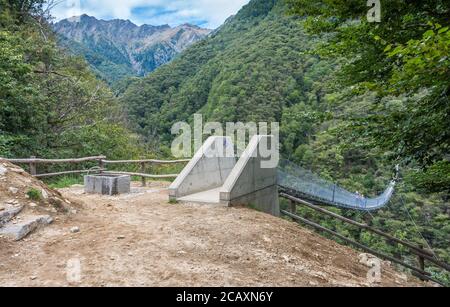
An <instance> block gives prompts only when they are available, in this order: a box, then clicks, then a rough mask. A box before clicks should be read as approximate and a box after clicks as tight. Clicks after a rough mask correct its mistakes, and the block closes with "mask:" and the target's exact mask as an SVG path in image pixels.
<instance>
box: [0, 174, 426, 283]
mask: <svg viewBox="0 0 450 307" xmlns="http://www.w3.org/2000/svg"><path fill="white" fill-rule="evenodd" d="M166 188H167V183H151V184H150V185H149V187H146V188H140V187H139V185H138V184H137V183H135V184H134V188H133V192H132V193H131V194H129V195H122V196H115V197H105V196H97V195H86V194H83V189H82V187H79V186H75V187H72V188H69V189H63V190H60V192H61V193H62V195H63V196H64V197H65V198H67V199H69V200H74V202H78V203H80V205H79V206H78V208H77V212H76V214H73V213H72V214H71V215H68V216H59V217H57V218H56V220H55V222H54V223H53V224H52V225H50V226H48V227H45V228H43V229H40V230H39V231H37V232H35V233H33V234H31V235H30V236H29V237H27V238H25V239H24V240H22V241H20V242H10V241H7V240H6V239H0V286H371V285H372V286H407V285H412V286H418V285H421V284H420V283H418V282H417V281H416V280H415V279H412V278H411V280H409V281H408V279H409V278H408V277H406V275H404V274H400V273H397V272H396V271H394V270H393V269H392V268H391V267H389V266H388V265H386V264H385V265H383V269H382V272H381V273H382V278H381V283H377V284H370V283H369V282H368V280H367V277H366V276H367V273H368V270H369V268H368V267H367V266H365V265H363V264H360V263H359V262H358V253H357V252H356V251H354V250H352V249H349V248H346V247H343V246H341V245H338V244H336V243H334V242H332V241H329V240H327V239H324V238H322V237H320V236H319V235H316V234H314V233H312V232H310V231H308V230H305V229H303V228H301V227H299V226H298V225H297V224H295V223H293V222H290V221H286V220H282V219H279V218H276V217H272V216H269V215H266V214H263V213H259V212H257V211H254V210H251V209H246V208H223V207H210V206H199V205H191V204H169V203H168V201H167V200H168V196H167V195H168V192H167V189H166ZM72 227H78V228H79V230H80V231H79V232H78V233H72V232H71V228H72ZM74 261H75V262H74ZM73 263H79V264H80V265H81V266H80V270H79V272H81V274H80V277H81V280H80V281H79V282H78V281H76V280H75V281H74V280H73V275H70V274H73V270H72V268H73V265H74V264H73ZM68 268H69V278H68V276H67V272H68ZM70 272H72V273H70ZM75 272H78V271H75ZM71 276H72V277H71ZM75 276H76V275H75Z"/></svg>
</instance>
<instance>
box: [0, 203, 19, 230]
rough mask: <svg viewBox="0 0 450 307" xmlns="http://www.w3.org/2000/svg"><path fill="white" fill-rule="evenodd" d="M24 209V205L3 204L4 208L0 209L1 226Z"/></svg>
mask: <svg viewBox="0 0 450 307" xmlns="http://www.w3.org/2000/svg"><path fill="white" fill-rule="evenodd" d="M22 209H23V206H3V210H0V227H2V226H3V225H5V224H6V223H8V222H9V221H10V220H11V219H12V218H13V217H15V216H16V215H17V214H19V213H20V211H22Z"/></svg>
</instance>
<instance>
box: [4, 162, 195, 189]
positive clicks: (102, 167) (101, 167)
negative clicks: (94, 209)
mask: <svg viewBox="0 0 450 307" xmlns="http://www.w3.org/2000/svg"><path fill="white" fill-rule="evenodd" d="M5 160H6V161H8V162H11V163H15V164H27V165H28V166H29V172H30V174H31V175H33V176H34V177H36V178H48V177H55V176H61V175H71V174H89V173H100V174H108V175H130V176H136V177H141V178H142V179H141V180H142V184H143V185H144V186H145V185H146V179H147V178H151V179H164V178H176V177H177V176H178V174H164V175H152V174H147V173H145V170H146V169H147V166H148V165H155V164H156V165H169V164H182V163H187V162H189V161H190V160H188V159H185V160H154V159H147V160H114V161H113V160H107V159H106V156H94V157H85V158H77V159H40V158H36V157H30V158H29V159H5ZM84 162H96V164H97V166H96V167H93V168H90V169H83V170H74V171H63V172H56V173H44V174H40V173H38V171H37V170H38V167H37V166H38V165H39V164H80V163H84ZM117 164H138V165H140V172H124V171H113V170H108V169H107V168H106V167H107V165H117Z"/></svg>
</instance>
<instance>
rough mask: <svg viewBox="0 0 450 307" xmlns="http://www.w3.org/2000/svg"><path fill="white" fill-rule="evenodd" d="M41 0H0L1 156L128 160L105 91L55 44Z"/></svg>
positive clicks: (121, 126)
mask: <svg viewBox="0 0 450 307" xmlns="http://www.w3.org/2000/svg"><path fill="white" fill-rule="evenodd" d="M43 7H44V1H43V0H32V1H29V0H27V1H16V0H14V1H12V0H0V156H2V157H18V158H20V157H29V156H30V155H34V156H40V157H48V158H50V157H57V158H64V157H80V156H86V155H93V154H101V153H108V156H110V157H124V156H130V157H131V156H133V155H134V154H136V153H137V152H138V150H139V149H138V146H137V136H135V135H134V134H132V133H131V132H130V131H128V130H127V129H126V128H125V119H124V118H123V116H122V114H123V112H122V111H121V108H120V106H119V104H118V102H117V100H116V99H115V98H114V97H113V95H112V93H111V91H110V89H109V88H108V87H107V86H106V85H105V84H104V83H103V82H102V81H99V80H98V79H96V77H95V75H94V74H93V73H92V72H91V71H90V68H89V66H88V65H87V64H86V61H85V60H84V59H82V58H77V57H73V56H70V55H67V54H65V53H64V52H63V51H61V50H60V49H59V48H58V47H57V46H56V40H55V37H54V34H53V32H52V30H51V29H50V28H49V25H48V17H49V16H48V12H45V10H44V9H43Z"/></svg>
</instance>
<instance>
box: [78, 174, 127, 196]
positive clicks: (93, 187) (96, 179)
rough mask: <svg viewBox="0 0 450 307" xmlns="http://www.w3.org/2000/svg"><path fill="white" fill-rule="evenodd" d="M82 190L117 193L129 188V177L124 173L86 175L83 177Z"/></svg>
mask: <svg viewBox="0 0 450 307" xmlns="http://www.w3.org/2000/svg"><path fill="white" fill-rule="evenodd" d="M84 190H85V192H86V193H88V194H102V195H110V196H112V195H118V194H127V193H130V190H131V177H130V176H126V175H123V176H122V175H120V176H119V175H88V176H85V177H84Z"/></svg>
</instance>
